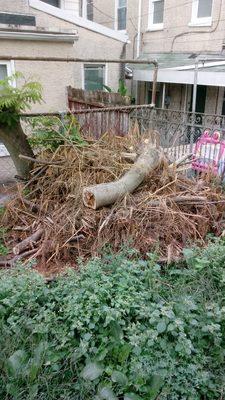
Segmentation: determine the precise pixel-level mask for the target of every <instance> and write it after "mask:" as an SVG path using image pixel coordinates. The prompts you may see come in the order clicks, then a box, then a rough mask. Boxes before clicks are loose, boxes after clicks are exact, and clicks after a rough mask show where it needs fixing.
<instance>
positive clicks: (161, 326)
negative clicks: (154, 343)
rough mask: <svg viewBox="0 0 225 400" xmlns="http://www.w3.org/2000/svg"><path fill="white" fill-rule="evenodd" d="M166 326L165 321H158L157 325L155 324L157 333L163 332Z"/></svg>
mask: <svg viewBox="0 0 225 400" xmlns="http://www.w3.org/2000/svg"><path fill="white" fill-rule="evenodd" d="M166 327H167V325H166V323H165V322H164V321H162V322H159V323H158V325H157V331H158V332H159V333H163V332H165V331H166Z"/></svg>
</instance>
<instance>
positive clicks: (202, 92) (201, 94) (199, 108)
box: [189, 85, 207, 114]
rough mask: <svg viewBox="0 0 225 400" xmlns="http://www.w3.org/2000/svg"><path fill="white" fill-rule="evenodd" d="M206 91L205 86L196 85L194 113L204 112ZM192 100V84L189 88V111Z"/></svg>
mask: <svg viewBox="0 0 225 400" xmlns="http://www.w3.org/2000/svg"><path fill="white" fill-rule="evenodd" d="M206 92H207V86H203V85H198V87H197V96H196V107H195V112H196V113H202V114H204V112H205V103H206ZM192 102H193V86H192V88H191V101H190V109H189V111H190V112H192Z"/></svg>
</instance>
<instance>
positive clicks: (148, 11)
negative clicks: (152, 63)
mask: <svg viewBox="0 0 225 400" xmlns="http://www.w3.org/2000/svg"><path fill="white" fill-rule="evenodd" d="M224 20H225V4H224V2H223V1H222V0H190V1H186V2H185V1H178V0H142V1H141V35H140V58H141V59H151V58H153V59H156V60H157V61H158V63H159V73H158V82H159V83H158V91H157V107H162V108H171V109H175V110H182V111H196V112H199V113H201V112H202V113H206V114H225V95H224V87H225V54H224V37H225V25H224ZM152 75H153V74H152V71H151V70H149V68H147V67H146V66H143V67H141V68H140V67H139V68H136V69H135V71H134V79H135V81H136V82H137V83H138V101H139V102H140V103H144V102H145V103H148V102H150V98H151V87H152ZM194 84H196V85H197V92H196V95H195V90H194ZM193 99H194V101H193Z"/></svg>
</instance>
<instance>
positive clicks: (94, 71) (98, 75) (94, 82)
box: [84, 65, 105, 90]
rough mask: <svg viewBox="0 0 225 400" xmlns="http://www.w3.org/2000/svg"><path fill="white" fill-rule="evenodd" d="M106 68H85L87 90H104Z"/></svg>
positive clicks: (85, 86)
mask: <svg viewBox="0 0 225 400" xmlns="http://www.w3.org/2000/svg"><path fill="white" fill-rule="evenodd" d="M104 73H105V68H104V66H103V65H99V66H97V65H95V66H85V67H84V88H85V90H102V89H103V85H104Z"/></svg>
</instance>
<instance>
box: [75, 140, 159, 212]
mask: <svg viewBox="0 0 225 400" xmlns="http://www.w3.org/2000/svg"><path fill="white" fill-rule="evenodd" d="M161 161H162V152H161V150H159V149H157V148H156V147H154V146H153V145H152V143H151V144H147V145H146V147H145V149H144V151H143V152H142V154H141V155H140V156H139V158H138V159H137V161H136V162H135V164H134V165H133V166H132V167H131V169H130V170H129V171H128V172H127V173H126V174H125V175H124V176H123V177H122V178H120V179H119V180H117V181H115V182H109V183H102V184H99V185H95V186H90V187H86V188H84V190H83V202H84V204H85V206H86V207H89V208H92V209H94V210H97V209H98V208H100V207H104V206H108V205H110V204H114V203H115V202H116V201H117V200H119V199H121V198H122V197H124V196H125V195H126V194H128V193H133V191H134V190H135V189H136V188H137V187H138V186H139V185H140V184H141V183H142V182H143V180H144V178H145V177H146V176H147V175H148V174H149V173H150V172H152V171H153V170H154V169H155V168H157V167H158V166H159V165H160V163H161Z"/></svg>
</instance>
